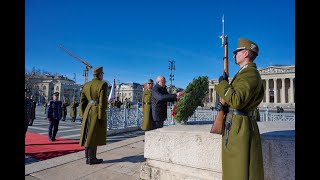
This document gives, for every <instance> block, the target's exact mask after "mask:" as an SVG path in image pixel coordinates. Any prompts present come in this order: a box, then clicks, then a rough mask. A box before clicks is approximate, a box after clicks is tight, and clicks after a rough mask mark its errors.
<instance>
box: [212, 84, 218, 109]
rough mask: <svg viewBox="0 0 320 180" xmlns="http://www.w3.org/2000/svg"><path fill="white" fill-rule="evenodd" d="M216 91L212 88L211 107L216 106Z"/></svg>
mask: <svg viewBox="0 0 320 180" xmlns="http://www.w3.org/2000/svg"><path fill="white" fill-rule="evenodd" d="M216 93H217V92H216V90H215V89H214V88H213V93H212V105H213V106H216Z"/></svg>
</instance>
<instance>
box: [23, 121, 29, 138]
mask: <svg viewBox="0 0 320 180" xmlns="http://www.w3.org/2000/svg"><path fill="white" fill-rule="evenodd" d="M28 126H29V121H26V120H25V121H24V136H26V133H27V131H28Z"/></svg>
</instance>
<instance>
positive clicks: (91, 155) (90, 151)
mask: <svg viewBox="0 0 320 180" xmlns="http://www.w3.org/2000/svg"><path fill="white" fill-rule="evenodd" d="M88 155H89V160H88V164H89V165H92V164H100V163H102V161H103V160H102V159H97V157H96V156H95V155H96V154H95V148H92V147H90V148H89V149H88Z"/></svg>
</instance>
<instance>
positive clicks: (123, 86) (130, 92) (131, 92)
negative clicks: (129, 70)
mask: <svg viewBox="0 0 320 180" xmlns="http://www.w3.org/2000/svg"><path fill="white" fill-rule="evenodd" d="M142 94H143V85H141V84H139V83H135V82H129V83H120V84H117V85H116V86H115V97H119V99H120V101H122V102H124V100H125V99H126V98H128V99H129V100H130V103H131V104H137V103H138V102H141V100H142Z"/></svg>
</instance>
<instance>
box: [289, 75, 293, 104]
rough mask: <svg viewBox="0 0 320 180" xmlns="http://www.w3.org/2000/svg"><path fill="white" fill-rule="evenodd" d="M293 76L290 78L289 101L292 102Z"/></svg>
mask: <svg viewBox="0 0 320 180" xmlns="http://www.w3.org/2000/svg"><path fill="white" fill-rule="evenodd" d="M293 89H294V87H293V78H290V98H289V103H294V92H293Z"/></svg>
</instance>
